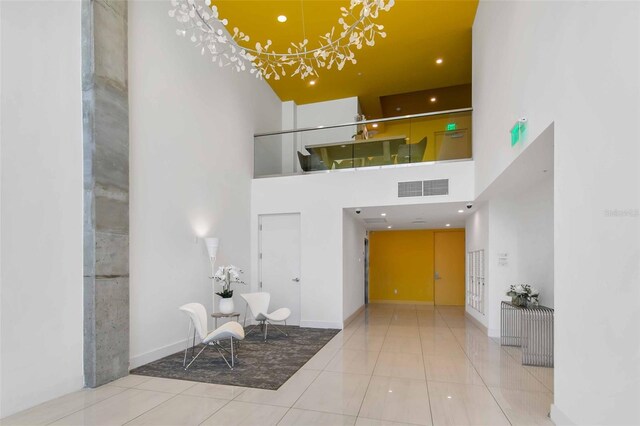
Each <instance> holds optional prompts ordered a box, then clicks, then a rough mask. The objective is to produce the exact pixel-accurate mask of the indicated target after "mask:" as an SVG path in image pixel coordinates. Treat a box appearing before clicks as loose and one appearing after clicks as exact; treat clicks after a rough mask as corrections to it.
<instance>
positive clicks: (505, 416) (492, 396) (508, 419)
mask: <svg viewBox="0 0 640 426" xmlns="http://www.w3.org/2000/svg"><path fill="white" fill-rule="evenodd" d="M465 309H466V308H465ZM473 326H474V327H476V326H475V324H473ZM476 328H478V327H476ZM478 329H479V328H478ZM449 331H451V328H450V327H449ZM451 333H452V334H453V331H451ZM453 337H455V334H454V336H453ZM465 337H466V328H465ZM456 343H458V345H459V346H460V348H461V349H462V352H463V353H464V356H465V357H466V358H467V359H468V360H469V363H470V364H471V367H472V368H473V370H474V371H475V372H476V374H477V375H478V377H480V380H481V381H482V384H483V385H484V387H485V389H486V390H487V391H488V392H489V395H491V398H492V399H493V400H494V401H495V403H496V405H497V406H498V408H499V409H500V411H501V412H502V415H503V416H504V418H505V419H506V420H507V422H508V423H509V424H510V425H513V423H512V422H511V419H510V418H509V416H507V413H505V411H504V409H503V408H502V406H501V405H500V403H499V402H498V400H497V399H496V397H495V395H494V394H493V392H491V389H489V386H487V383H486V382H485V381H484V377H482V375H481V374H480V372H479V371H478V369H477V368H476V365H475V364H474V363H473V361H471V358H469V354H468V353H467V351H466V350H465V348H463V347H462V345H461V344H460V342H458V338H457V337H456ZM500 349H502V348H500Z"/></svg>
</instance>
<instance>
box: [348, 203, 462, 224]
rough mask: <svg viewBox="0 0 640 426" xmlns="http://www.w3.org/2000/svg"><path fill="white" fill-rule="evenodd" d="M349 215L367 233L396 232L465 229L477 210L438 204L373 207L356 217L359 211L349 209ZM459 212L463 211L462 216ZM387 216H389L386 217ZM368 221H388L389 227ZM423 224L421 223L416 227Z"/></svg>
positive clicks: (449, 204) (453, 204)
mask: <svg viewBox="0 0 640 426" xmlns="http://www.w3.org/2000/svg"><path fill="white" fill-rule="evenodd" d="M345 210H346V211H347V212H348V213H349V214H351V215H352V216H353V217H355V218H356V219H357V220H360V221H361V222H362V223H363V224H364V225H365V227H366V228H367V230H369V231H379V230H386V229H388V228H387V227H388V226H391V229H390V230H394V229H447V228H449V227H447V226H446V224H447V223H448V224H450V225H451V226H450V228H464V224H465V220H466V218H467V216H469V215H470V214H471V213H472V212H473V211H474V210H475V207H474V208H472V209H467V207H466V203H437V204H412V205H402V206H372V207H361V210H362V211H361V213H360V214H356V212H355V211H356V209H355V208H350V209H345ZM458 210H463V212H462V213H458ZM382 213H386V216H384V217H383V216H382ZM365 219H378V220H380V219H385V220H386V222H385V223H366V221H365ZM416 221H420V222H421V223H415V222H416Z"/></svg>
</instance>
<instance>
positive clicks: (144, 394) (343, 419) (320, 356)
mask: <svg viewBox="0 0 640 426" xmlns="http://www.w3.org/2000/svg"><path fill="white" fill-rule="evenodd" d="M520 356H521V352H520V350H519V349H518V348H502V347H501V346H500V345H499V343H498V342H497V341H496V340H495V339H491V338H488V337H487V336H485V335H484V334H483V333H482V331H481V330H480V329H478V328H477V327H476V326H475V325H474V324H473V323H471V322H470V321H468V320H467V319H466V318H465V316H464V310H463V309H462V308H454V307H441V308H440V307H437V308H434V307H433V306H422V305H416V306H414V305H370V306H369V307H367V309H366V311H365V312H363V313H362V314H361V315H360V316H358V318H356V319H355V320H354V321H353V322H352V323H351V324H349V326H348V327H346V328H345V330H343V331H342V332H341V333H339V334H338V335H337V336H336V337H335V338H334V339H333V340H332V341H331V342H329V343H328V344H327V345H326V346H325V347H324V348H323V349H321V350H320V351H319V352H318V353H317V354H316V355H315V356H314V357H313V358H312V359H311V360H309V362H308V363H307V364H306V365H305V366H304V367H303V368H302V369H300V370H299V371H298V372H297V373H296V374H294V375H293V376H292V377H291V378H290V379H289V380H288V381H287V382H286V383H285V384H284V385H283V386H282V387H281V388H280V389H278V390H277V391H269V390H262V389H248V388H242V387H235V386H224V385H211V384H204V383H193V382H187V381H181V380H170V379H158V378H150V377H142V376H128V377H125V378H123V379H120V380H116V381H115V382H112V383H110V384H108V385H105V386H102V387H100V388H97V389H86V390H82V391H80V392H76V393H73V394H69V395H65V396H63V397H61V398H58V399H56V400H53V401H49V402H47V403H45V404H42V405H39V406H37V407H34V408H32V409H30V410H27V411H24V412H22V413H18V414H16V415H14V416H11V417H9V418H6V419H3V420H1V421H0V424H1V425H3V426H4V425H7V426H8V425H46V424H60V425H122V424H131V425H134V424H136V425H141V424H146V425H156V426H162V425H199V424H203V425H276V424H280V425H445V424H446V425H503V424H505V425H508V424H514V425H551V424H552V423H551V421H550V420H549V418H548V417H547V414H548V412H549V407H550V405H551V403H552V401H553V369H549V368H540V367H523V366H522V365H521V364H520V358H519V357H520Z"/></svg>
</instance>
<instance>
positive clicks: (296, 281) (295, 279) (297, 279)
mask: <svg viewBox="0 0 640 426" xmlns="http://www.w3.org/2000/svg"><path fill="white" fill-rule="evenodd" d="M291 281H293V282H295V283H299V282H300V278H294V279H292V280H291Z"/></svg>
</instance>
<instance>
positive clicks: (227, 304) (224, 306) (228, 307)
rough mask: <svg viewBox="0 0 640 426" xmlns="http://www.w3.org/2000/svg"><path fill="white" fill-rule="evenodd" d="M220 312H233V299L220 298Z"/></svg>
mask: <svg viewBox="0 0 640 426" xmlns="http://www.w3.org/2000/svg"><path fill="white" fill-rule="evenodd" d="M219 306H220V313H222V314H230V313H231V312H233V299H232V298H230V297H228V298H226V299H224V298H223V299H220V305H219Z"/></svg>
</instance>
